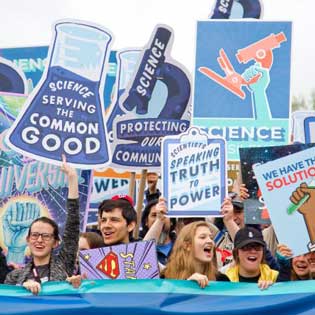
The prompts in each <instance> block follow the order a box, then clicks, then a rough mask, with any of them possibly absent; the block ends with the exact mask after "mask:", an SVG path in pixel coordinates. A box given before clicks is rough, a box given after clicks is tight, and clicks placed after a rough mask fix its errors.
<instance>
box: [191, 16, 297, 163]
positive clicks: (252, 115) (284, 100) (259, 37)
mask: <svg viewBox="0 0 315 315" xmlns="http://www.w3.org/2000/svg"><path fill="white" fill-rule="evenodd" d="M290 60H291V23H290V22H262V21H227V22H226V21H224V20H220V21H211V20H210V21H203V22H198V23H197V45H196V65H195V88H194V115H193V117H194V120H193V122H194V125H197V126H202V127H204V128H205V130H207V132H208V133H209V136H221V137H224V138H225V139H226V141H227V155H228V159H229V160H239V155H238V148H239V147H249V146H266V145H281V144H282V145H284V144H287V142H288V136H289V135H288V126H289V114H290Z"/></svg>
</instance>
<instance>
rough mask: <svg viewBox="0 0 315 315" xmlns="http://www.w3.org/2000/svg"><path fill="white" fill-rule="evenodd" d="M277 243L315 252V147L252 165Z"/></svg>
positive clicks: (297, 251)
mask: <svg viewBox="0 0 315 315" xmlns="http://www.w3.org/2000/svg"><path fill="white" fill-rule="evenodd" d="M254 172H255V176H256V178H257V182H258V184H259V187H260V189H261V191H262V194H263V196H264V201H265V204H266V206H267V208H268V210H269V212H270V217H271V220H272V224H273V226H274V228H275V231H276V234H277V238H278V240H279V243H283V244H286V245H287V246H289V247H290V248H291V249H292V251H293V253H294V255H295V256H297V255H301V254H303V253H305V252H307V251H315V223H314V222H315V181H314V178H315V148H314V147H312V148H309V149H306V150H303V151H300V152H298V153H294V154H291V155H289V156H286V157H283V158H280V159H277V160H274V161H271V162H268V163H265V164H262V165H255V166H254Z"/></svg>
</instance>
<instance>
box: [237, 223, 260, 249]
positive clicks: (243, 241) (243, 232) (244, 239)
mask: <svg viewBox="0 0 315 315" xmlns="http://www.w3.org/2000/svg"><path fill="white" fill-rule="evenodd" d="M251 243H258V244H260V245H262V246H264V247H265V246H266V243H265V241H264V238H263V235H262V233H261V232H260V231H259V230H257V229H256V228H254V227H249V226H245V227H244V228H242V229H240V230H238V231H237V233H236V234H235V238H234V248H238V249H239V248H242V247H244V246H245V245H247V244H251Z"/></svg>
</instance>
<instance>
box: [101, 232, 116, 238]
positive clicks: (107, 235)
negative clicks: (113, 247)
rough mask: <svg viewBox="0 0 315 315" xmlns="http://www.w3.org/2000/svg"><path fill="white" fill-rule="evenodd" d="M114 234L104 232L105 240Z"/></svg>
mask: <svg viewBox="0 0 315 315" xmlns="http://www.w3.org/2000/svg"><path fill="white" fill-rule="evenodd" d="M113 234H114V232H103V236H104V237H105V238H110V237H111V236H112V235H113Z"/></svg>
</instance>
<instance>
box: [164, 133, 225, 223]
mask: <svg viewBox="0 0 315 315" xmlns="http://www.w3.org/2000/svg"><path fill="white" fill-rule="evenodd" d="M162 148H163V151H162V152H163V167H162V181H163V195H164V196H165V198H166V200H167V202H168V215H170V216H176V217H179V216H184V217H198V216H209V215H213V216H219V215H220V208H221V203H222V202H223V199H224V197H225V196H226V191H227V186H226V157H225V141H224V140H223V139H219V138H216V139H214V138H212V139H211V138H208V136H207V134H206V133H204V132H202V131H201V130H200V129H198V128H196V127H191V128H190V129H188V131H187V132H186V133H183V134H180V135H178V136H168V137H165V138H164V139H163V142H162Z"/></svg>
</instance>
